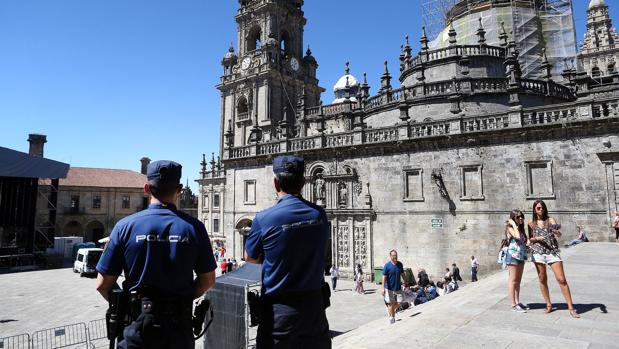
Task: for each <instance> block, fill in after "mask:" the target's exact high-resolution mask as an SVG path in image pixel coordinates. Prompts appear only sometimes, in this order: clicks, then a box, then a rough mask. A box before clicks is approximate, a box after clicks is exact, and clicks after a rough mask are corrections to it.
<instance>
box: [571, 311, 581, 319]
mask: <svg viewBox="0 0 619 349" xmlns="http://www.w3.org/2000/svg"><path fill="white" fill-rule="evenodd" d="M570 315H571V316H572V317H573V318H574V319H580V314H578V312H577V311H576V309H570Z"/></svg>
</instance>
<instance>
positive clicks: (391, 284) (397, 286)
mask: <svg viewBox="0 0 619 349" xmlns="http://www.w3.org/2000/svg"><path fill="white" fill-rule="evenodd" d="M403 273H404V266H403V265H402V263H400V262H397V263H396V264H393V263H391V262H390V261H389V262H387V264H385V267H384V268H383V275H384V276H385V277H386V282H385V285H384V286H385V288H386V289H388V290H391V291H399V290H401V289H402V281H401V280H400V276H401V275H402V274H403Z"/></svg>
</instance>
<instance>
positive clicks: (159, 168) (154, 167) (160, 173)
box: [146, 160, 183, 184]
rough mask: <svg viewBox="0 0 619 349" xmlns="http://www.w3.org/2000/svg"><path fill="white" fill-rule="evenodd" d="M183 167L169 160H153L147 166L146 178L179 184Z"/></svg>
mask: <svg viewBox="0 0 619 349" xmlns="http://www.w3.org/2000/svg"><path fill="white" fill-rule="evenodd" d="M182 168H183V166H181V165H180V164H178V163H176V162H174V161H169V160H159V161H155V162H151V163H150V164H148V167H147V168H146V178H147V179H148V180H149V181H157V182H160V183H174V184H178V183H180V181H181V169H182Z"/></svg>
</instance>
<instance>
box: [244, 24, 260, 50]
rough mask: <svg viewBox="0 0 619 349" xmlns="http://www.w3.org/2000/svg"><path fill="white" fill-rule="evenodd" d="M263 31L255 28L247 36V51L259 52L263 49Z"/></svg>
mask: <svg viewBox="0 0 619 349" xmlns="http://www.w3.org/2000/svg"><path fill="white" fill-rule="evenodd" d="M261 39H262V30H261V29H260V27H253V28H251V30H250V31H249V35H247V51H253V50H257V49H259V48H261V47H262V41H261Z"/></svg>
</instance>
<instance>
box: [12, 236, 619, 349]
mask: <svg viewBox="0 0 619 349" xmlns="http://www.w3.org/2000/svg"><path fill="white" fill-rule="evenodd" d="M563 257H564V258H565V260H566V263H565V267H566V275H567V277H568V281H569V284H570V286H571V288H572V293H573V296H574V300H575V304H576V307H577V308H578V310H579V311H580V312H581V313H582V318H581V319H572V318H570V316H569V314H568V312H567V310H565V309H566V306H565V303H564V300H563V298H562V296H561V295H560V291H559V288H558V285H557V284H556V282H555V281H554V279H552V278H551V279H550V280H549V281H550V282H549V286H550V290H551V296H552V299H553V301H554V302H555V305H556V306H557V308H558V309H557V310H556V311H554V312H552V313H551V314H544V313H543V308H544V302H543V299H542V297H541V294H540V292H539V288H538V286H537V277H536V273H535V271H534V268H533V265H532V264H531V263H527V266H526V267H525V274H524V277H523V283H522V301H523V302H527V303H530V305H532V309H531V310H530V311H529V313H527V314H517V313H513V312H511V311H509V305H508V301H507V298H506V280H507V273H506V272H499V273H497V274H494V275H491V276H489V277H487V278H485V279H482V280H481V281H480V282H478V283H475V284H467V285H465V287H463V288H462V289H461V290H460V291H457V292H455V293H452V294H450V295H447V296H444V297H439V298H438V299H437V300H435V301H432V302H430V303H427V304H424V305H421V306H417V307H414V308H411V309H408V310H406V311H404V312H402V313H399V314H398V316H397V318H398V321H397V322H396V324H394V325H389V324H388V322H387V317H386V311H385V307H384V305H383V302H382V299H381V297H380V296H379V295H378V291H377V289H376V285H373V284H372V283H369V282H366V283H365V286H366V291H367V294H365V295H355V294H354V293H353V292H352V287H353V283H352V282H351V281H346V280H339V281H338V287H337V289H338V290H337V292H335V293H334V294H333V297H332V307H331V308H329V310H328V311H327V315H328V318H329V323H330V327H331V329H332V331H334V334H335V335H336V337H335V339H334V345H333V347H334V348H386V347H399V346H414V347H417V348H420V347H421V348H448V347H455V346H457V347H458V348H459V349H461V348H473V347H475V348H476V347H487V348H516V347H523V346H535V347H544V348H559V347H561V348H562V349H566V348H619V331H618V330H619V325H618V324H619V312H617V309H619V297H617V289H619V277H618V276H617V275H618V274H617V271H618V270H619V258H618V257H619V245H617V244H614V243H589V244H582V245H580V246H576V247H575V248H570V249H568V250H566V251H565V252H564V253H563ZM551 275H552V274H551ZM551 275H550V276H551ZM0 295H2V296H1V297H0V337H4V336H11V335H17V334H21V333H32V332H34V331H37V330H41V329H47V328H51V327H56V326H62V325H67V324H72V323H77V322H88V321H90V320H95V319H100V318H102V317H103V316H104V313H105V309H106V307H107V304H106V302H105V301H104V300H103V299H102V298H101V297H100V296H99V295H98V294H97V293H96V291H95V290H94V279H89V278H80V277H79V276H78V275H76V274H73V273H72V272H71V269H57V270H47V271H33V272H24V273H14V274H4V275H0ZM198 347H201V345H199V346H198Z"/></svg>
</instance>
